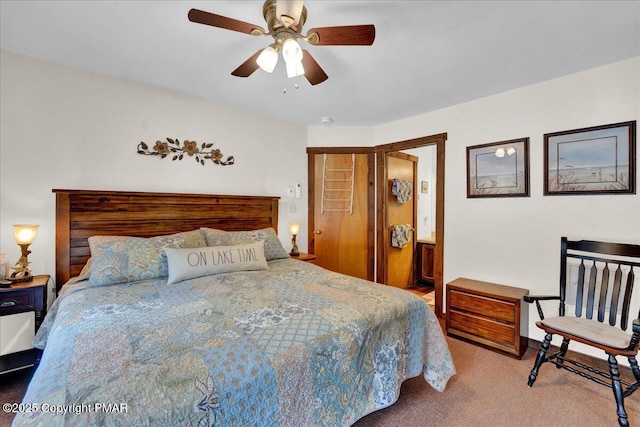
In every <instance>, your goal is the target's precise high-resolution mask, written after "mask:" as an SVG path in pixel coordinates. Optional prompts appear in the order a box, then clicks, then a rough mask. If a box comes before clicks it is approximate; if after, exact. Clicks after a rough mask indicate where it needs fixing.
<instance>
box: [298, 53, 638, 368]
mask: <svg viewBox="0 0 640 427" xmlns="http://www.w3.org/2000/svg"><path fill="white" fill-rule="evenodd" d="M628 120H640V57H636V58H633V59H630V60H626V61H622V62H618V63H614V64H610V65H607V66H603V67H599V68H595V69H592V70H587V71H584V72H581V73H577V74H573V75H569V76H566V77H562V78H558V79H554V80H550V81H547V82H543V83H539V84H536V85H532V86H527V87H523V88H519V89H516V90H513V91H509V92H505V93H501V94H498V95H495V96H491V97H487V98H483V99H478V100H475V101H473V102H468V103H465V104H460V105H456V106H453V107H450V108H446V109H442V110H439V111H435V112H432V113H428V114H423V115H420V116H416V117H411V118H407V119H404V120H400V121H395V122H392V123H388V124H385V125H382V126H378V127H376V128H375V129H374V135H373V139H372V141H371V144H370V145H372V146H374V145H381V144H388V143H392V142H397V141H403V140H407V139H413V138H417V137H421V136H428V135H433V134H439V133H443V132H446V133H447V134H448V140H447V143H446V165H445V167H446V170H445V239H444V240H445V242H444V251H445V253H444V280H445V283H446V282H449V281H451V280H453V279H455V278H457V277H469V278H474V279H478V280H484V281H489V282H495V283H502V284H507V285H512V286H517V287H522V288H527V289H529V290H530V293H531V294H552V293H555V292H557V288H558V277H559V245H560V237H561V236H568V237H569V238H575V239H593V240H599V239H602V240H608V241H617V242H633V243H640V194H635V195H590V196H543V165H544V160H543V135H544V134H545V133H549V132H555V131H562V130H569V129H577V128H582V127H588V126H596V125H603V124H608V123H616V122H622V121H628ZM316 132H317V133H326V131H325V130H323V129H317V128H310V129H309V131H308V133H309V140H310V141H312V140H315V139H317V138H316V137H315V135H314V134H315V133H316ZM520 137H529V138H530V144H531V145H530V151H531V153H530V169H531V173H530V176H531V191H530V194H531V196H530V197H527V198H489V199H468V198H467V197H466V147H467V146H470V145H476V144H483V143H490V142H497V141H503V140H508V139H515V138H520ZM342 139H346V138H340V137H336V141H338V142H340V141H341V140H342ZM325 145H328V144H326V142H325ZM335 145H338V144H335ZM638 160H640V156H637V161H638ZM636 171H637V172H640V167H636ZM636 181H637V179H636ZM638 192H639V193H640V189H638ZM639 294H640V293H638V292H636V297H638V298H640V295H639ZM527 306H528V305H527ZM528 307H529V308H530V310H529V311H530V312H529V328H528V329H529V330H528V334H529V336H530V337H532V338H535V339H537V340H542V339H543V338H544V335H543V333H542V332H541V331H540V330H539V329H538V328H537V327H536V326H535V321H536V320H537V313H536V310H535V308H534V307H533V306H528ZM546 307H547V310H548V312H553V311H554V310H557V309H556V305H555V304H554V303H550V304H548V305H547V306H546ZM583 350H584V349H583ZM599 353H601V352H598V353H594V354H597V355H598V356H601V355H600V354H599Z"/></svg>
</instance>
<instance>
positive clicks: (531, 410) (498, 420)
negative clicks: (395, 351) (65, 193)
mask: <svg viewBox="0 0 640 427" xmlns="http://www.w3.org/2000/svg"><path fill="white" fill-rule="evenodd" d="M447 342H448V343H449V347H450V349H451V353H452V355H453V360H454V363H455V364H456V369H457V371H458V373H457V374H456V375H455V376H454V377H453V378H451V380H450V381H449V384H448V386H447V389H446V390H445V391H444V392H442V393H439V392H437V391H435V390H433V389H432V388H431V387H430V386H429V385H428V384H427V383H426V381H425V380H424V379H423V378H422V377H421V376H420V377H416V378H412V379H409V380H407V381H405V382H404V383H403V385H402V389H401V392H400V398H399V399H398V401H397V402H396V403H395V404H393V405H391V406H390V407H388V408H385V409H382V410H380V411H377V412H374V413H372V414H369V415H367V416H366V417H364V418H362V419H360V420H359V421H358V422H357V423H356V424H355V425H354V427H387V426H393V427H395V426H401V427H429V426H445V427H446V426H452V427H467V426H469V427H485V426H486V427H494V426H496V427H499V426H576V427H578V426H580V427H582V426H612V427H615V426H617V425H618V422H617V416H616V407H615V403H614V399H613V393H612V392H611V390H610V389H608V388H606V387H603V386H601V385H597V384H595V383H593V382H591V381H589V380H586V379H584V378H581V377H578V376H577V375H573V374H571V373H569V372H566V371H564V370H560V369H556V368H555V367H553V366H552V365H549V364H546V365H543V366H542V368H541V369H540V373H539V375H538V379H537V381H536V383H535V384H534V385H533V387H531V388H529V387H527V377H528V375H529V371H530V370H531V367H532V366H533V361H534V359H535V355H536V353H537V348H529V349H528V350H527V352H526V353H525V355H524V356H523V358H522V360H517V359H513V358H510V357H507V356H504V355H501V354H498V353H495V352H493V351H490V350H486V349H484V348H481V347H478V346H475V345H472V344H469V343H467V342H464V341H460V340H458V339H455V338H449V337H447ZM603 366H605V365H604V364H603ZM600 367H601V368H602V366H600ZM623 371H624V372H623V374H625V375H629V372H630V370H629V369H628V368H625V369H623ZM32 372H33V371H32V370H30V369H27V370H23V371H19V372H14V373H11V374H8V375H4V376H1V377H0V402H1V403H6V402H20V401H21V399H22V396H23V395H24V392H25V390H26V386H27V383H28V381H29V380H30V378H31V375H32ZM627 378H629V377H627ZM625 405H626V409H627V414H628V415H629V422H630V425H631V426H640V391H639V392H637V393H636V394H634V395H632V396H630V397H628V398H627V399H625ZM12 419H13V414H7V413H4V412H2V411H0V426H9V425H10V424H11V420H12ZM292 427H293V426H292ZM295 427H297V426H295Z"/></svg>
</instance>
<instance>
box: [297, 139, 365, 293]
mask: <svg viewBox="0 0 640 427" xmlns="http://www.w3.org/2000/svg"><path fill="white" fill-rule="evenodd" d="M324 154H366V155H367V218H369V220H368V221H367V279H368V280H371V281H373V280H374V265H375V224H374V218H375V209H376V204H375V187H374V183H375V178H374V173H375V166H374V162H375V154H374V152H373V151H372V149H371V147H308V148H307V163H308V165H307V174H308V175H307V183H308V185H307V187H308V198H307V200H308V202H309V211H308V215H307V217H308V222H309V228H308V242H309V244H308V246H309V250H308V252H309V253H311V254H315V253H316V249H315V237H316V235H315V232H314V231H315V229H316V227H315V208H316V206H315V201H316V199H315V196H316V194H315V176H316V175H315V174H316V161H315V156H316V155H324Z"/></svg>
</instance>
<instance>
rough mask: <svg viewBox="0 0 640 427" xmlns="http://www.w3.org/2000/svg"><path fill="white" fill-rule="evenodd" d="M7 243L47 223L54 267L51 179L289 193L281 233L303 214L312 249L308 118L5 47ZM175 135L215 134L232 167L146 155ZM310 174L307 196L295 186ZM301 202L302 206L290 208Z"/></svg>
mask: <svg viewBox="0 0 640 427" xmlns="http://www.w3.org/2000/svg"><path fill="white" fill-rule="evenodd" d="M0 54H1V56H0V65H1V69H0V76H1V80H0V96H1V97H0V105H1V115H0V123H1V126H0V249H1V251H3V252H6V253H7V259H8V260H9V262H11V263H13V262H15V261H16V260H17V259H18V257H19V248H18V246H17V245H16V243H15V241H14V239H13V231H12V226H11V225H12V224H14V223H37V224H41V227H40V230H39V232H38V235H37V237H36V240H35V242H34V243H33V245H31V247H30V249H31V250H32V252H33V253H32V254H31V256H30V257H29V260H30V261H31V263H32V265H31V269H32V271H34V273H36V274H43V273H47V274H51V275H54V272H55V260H54V248H55V195H54V194H53V193H52V192H51V190H52V189H53V188H65V189H91V190H129V191H160V192H180V193H207V194H243V195H268V196H280V197H281V200H280V216H279V227H278V228H279V231H280V232H279V234H280V237H281V240H282V241H283V244H284V245H285V248H286V249H287V250H289V249H290V246H291V236H290V235H289V226H288V224H289V222H293V221H297V222H300V223H301V225H302V230H301V233H300V236H299V240H298V242H299V247H300V249H301V250H306V249H307V241H306V240H307V239H306V236H307V231H306V223H307V221H306V219H307V156H306V128H305V127H302V126H294V125H290V124H286V123H283V122H277V121H274V120H272V119H268V118H265V117H263V116H259V115H256V114H253V113H250V112H247V111H244V110H240V109H237V108H232V107H229V106H223V105H219V104H214V103H211V102H207V101H204V100H201V99H197V98H193V97H188V96H184V95H181V94H177V93H174V92H170V91H167V90H163V89H159V88H156V87H152V86H147V85H143V84H137V83H132V82H129V81H125V80H119V79H115V78H110V77H105V76H102V75H98V74H94V73H90V72H86V71H82V70H77V69H74V68H70V67H66V66H61V65H57V64H53V63H51V62H46V61H42V60H39V59H34V58H31V57H27V56H23V55H19V54H16V53H12V52H8V51H5V50H2V51H1V52H0ZM166 137H171V138H178V139H180V141H182V140H184V139H189V140H195V141H197V142H198V143H200V142H210V143H213V144H214V147H216V148H219V149H221V150H222V153H223V154H224V155H225V156H228V155H233V156H234V157H235V160H236V163H235V165H233V166H224V167H221V166H216V165H213V164H206V165H205V166H200V165H198V164H196V163H195V161H194V160H192V159H185V160H182V161H175V162H173V161H171V160H170V159H169V158H167V159H163V160H161V159H160V158H158V157H151V156H142V155H139V154H137V152H136V146H137V144H138V143H139V142H140V141H145V142H147V143H149V144H150V145H151V146H153V144H154V143H155V141H156V140H158V139H164V138H166ZM296 182H300V183H301V184H302V198H300V199H295V198H293V199H292V198H289V197H288V196H287V189H288V187H289V186H294V185H295V183H296ZM292 211H295V212H292Z"/></svg>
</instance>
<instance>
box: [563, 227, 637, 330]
mask: <svg viewBox="0 0 640 427" xmlns="http://www.w3.org/2000/svg"><path fill="white" fill-rule="evenodd" d="M560 253H561V271H560V316H564V313H565V301H566V295H567V277H568V274H567V272H568V270H569V269H570V268H571V266H572V265H573V266H575V265H576V261H573V262H571V260H578V261H579V265H578V267H577V270H578V277H577V280H576V285H577V289H576V293H575V316H576V317H582V315H583V309H584V315H585V317H586V318H587V319H593V316H594V309H595V306H596V304H597V320H598V322H604V321H605V318H606V311H607V309H608V310H609V316H608V323H609V325H611V326H615V325H616V322H617V318H618V311H619V310H620V325H619V326H620V328H621V329H622V330H626V329H627V327H628V326H629V315H630V310H631V307H630V306H631V296H632V294H633V285H634V279H635V273H634V268H636V269H638V268H640V245H632V244H620V243H604V242H594V241H590V240H580V241H569V240H567V238H566V237H563V238H562V243H561V251H560ZM611 274H613V281H611V278H610V277H611ZM598 279H599V280H598ZM598 284H599V286H600V291H599V292H597V285H598ZM610 288H611V291H609V290H610ZM585 294H586V301H585ZM621 295H622V301H621V299H620V297H621ZM607 296H609V304H607ZM585 302H586V307H585ZM638 318H640V312H639V313H638Z"/></svg>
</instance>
